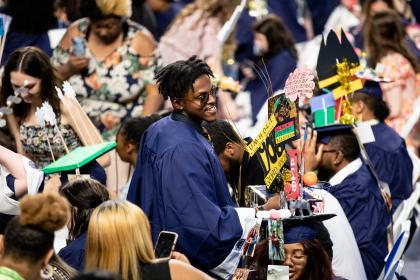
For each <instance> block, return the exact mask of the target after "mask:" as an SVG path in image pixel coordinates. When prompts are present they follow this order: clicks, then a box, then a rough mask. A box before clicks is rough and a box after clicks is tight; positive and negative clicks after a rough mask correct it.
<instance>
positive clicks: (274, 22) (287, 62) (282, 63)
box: [241, 15, 298, 124]
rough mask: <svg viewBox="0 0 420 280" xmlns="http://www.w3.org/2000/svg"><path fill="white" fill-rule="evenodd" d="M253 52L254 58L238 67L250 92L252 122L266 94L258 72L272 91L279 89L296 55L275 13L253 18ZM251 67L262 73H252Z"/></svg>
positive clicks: (288, 34) (291, 69) (291, 70)
mask: <svg viewBox="0 0 420 280" xmlns="http://www.w3.org/2000/svg"><path fill="white" fill-rule="evenodd" d="M253 52H254V60H253V61H252V62H249V61H248V62H244V64H243V65H242V67H241V69H242V73H243V75H244V77H245V79H246V80H245V81H243V82H245V83H246V86H245V89H244V90H246V91H249V92H250V93H251V109H252V122H253V123H254V124H255V122H256V121H257V115H258V112H259V111H260V110H261V108H262V106H263V105H264V103H265V102H266V100H267V97H268V94H269V92H267V89H266V82H265V81H263V80H261V79H260V78H259V76H260V75H261V74H264V75H265V76H268V77H269V78H270V81H271V83H270V85H269V86H270V87H271V89H270V90H273V92H275V91H277V90H280V89H283V88H284V85H285V82H286V79H287V77H288V76H289V74H290V73H291V72H293V70H295V68H296V65H297V58H298V55H297V51H296V49H295V46H294V42H293V39H292V36H291V34H290V32H289V31H288V30H287V28H286V27H285V26H284V24H283V22H282V21H281V19H280V18H279V17H277V16H275V15H268V16H266V17H264V18H262V19H261V20H260V21H258V22H256V24H255V26H254V46H253ZM250 63H251V64H250ZM252 64H255V66H256V67H253V66H252ZM264 64H265V66H264ZM255 68H256V69H258V72H263V73H256V72H255ZM265 69H267V70H265ZM266 72H267V73H266ZM259 74H260V75H259Z"/></svg>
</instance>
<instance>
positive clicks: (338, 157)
mask: <svg viewBox="0 0 420 280" xmlns="http://www.w3.org/2000/svg"><path fill="white" fill-rule="evenodd" d="M343 160H344V154H343V152H342V151H338V152H337V153H336V156H335V159H334V165H337V166H338V165H340V164H341V163H342V162H343Z"/></svg>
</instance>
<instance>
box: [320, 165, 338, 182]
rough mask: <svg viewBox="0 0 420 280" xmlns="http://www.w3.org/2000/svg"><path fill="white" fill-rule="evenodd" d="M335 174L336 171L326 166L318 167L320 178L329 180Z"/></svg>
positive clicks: (325, 180)
mask: <svg viewBox="0 0 420 280" xmlns="http://www.w3.org/2000/svg"><path fill="white" fill-rule="evenodd" d="M332 176H334V171H333V170H331V169H329V168H328V167H325V166H320V167H318V180H319V181H324V182H328V181H329V180H330V179H331V177H332Z"/></svg>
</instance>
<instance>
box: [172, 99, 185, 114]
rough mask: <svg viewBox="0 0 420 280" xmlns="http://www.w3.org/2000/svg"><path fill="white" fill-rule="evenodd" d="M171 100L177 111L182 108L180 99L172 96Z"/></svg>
mask: <svg viewBox="0 0 420 280" xmlns="http://www.w3.org/2000/svg"><path fill="white" fill-rule="evenodd" d="M171 101H172V107H174V109H175V110H177V111H182V110H184V107H183V105H182V100H181V99H178V98H174V99H172V100H171Z"/></svg>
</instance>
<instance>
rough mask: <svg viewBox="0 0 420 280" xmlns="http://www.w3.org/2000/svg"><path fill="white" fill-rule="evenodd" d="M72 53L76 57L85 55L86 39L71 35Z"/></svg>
mask: <svg viewBox="0 0 420 280" xmlns="http://www.w3.org/2000/svg"><path fill="white" fill-rule="evenodd" d="M71 43H72V49H73V51H72V52H73V54H74V55H75V56H77V57H80V56H85V49H86V41H85V40H84V39H83V38H80V37H73V38H72V39H71Z"/></svg>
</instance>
